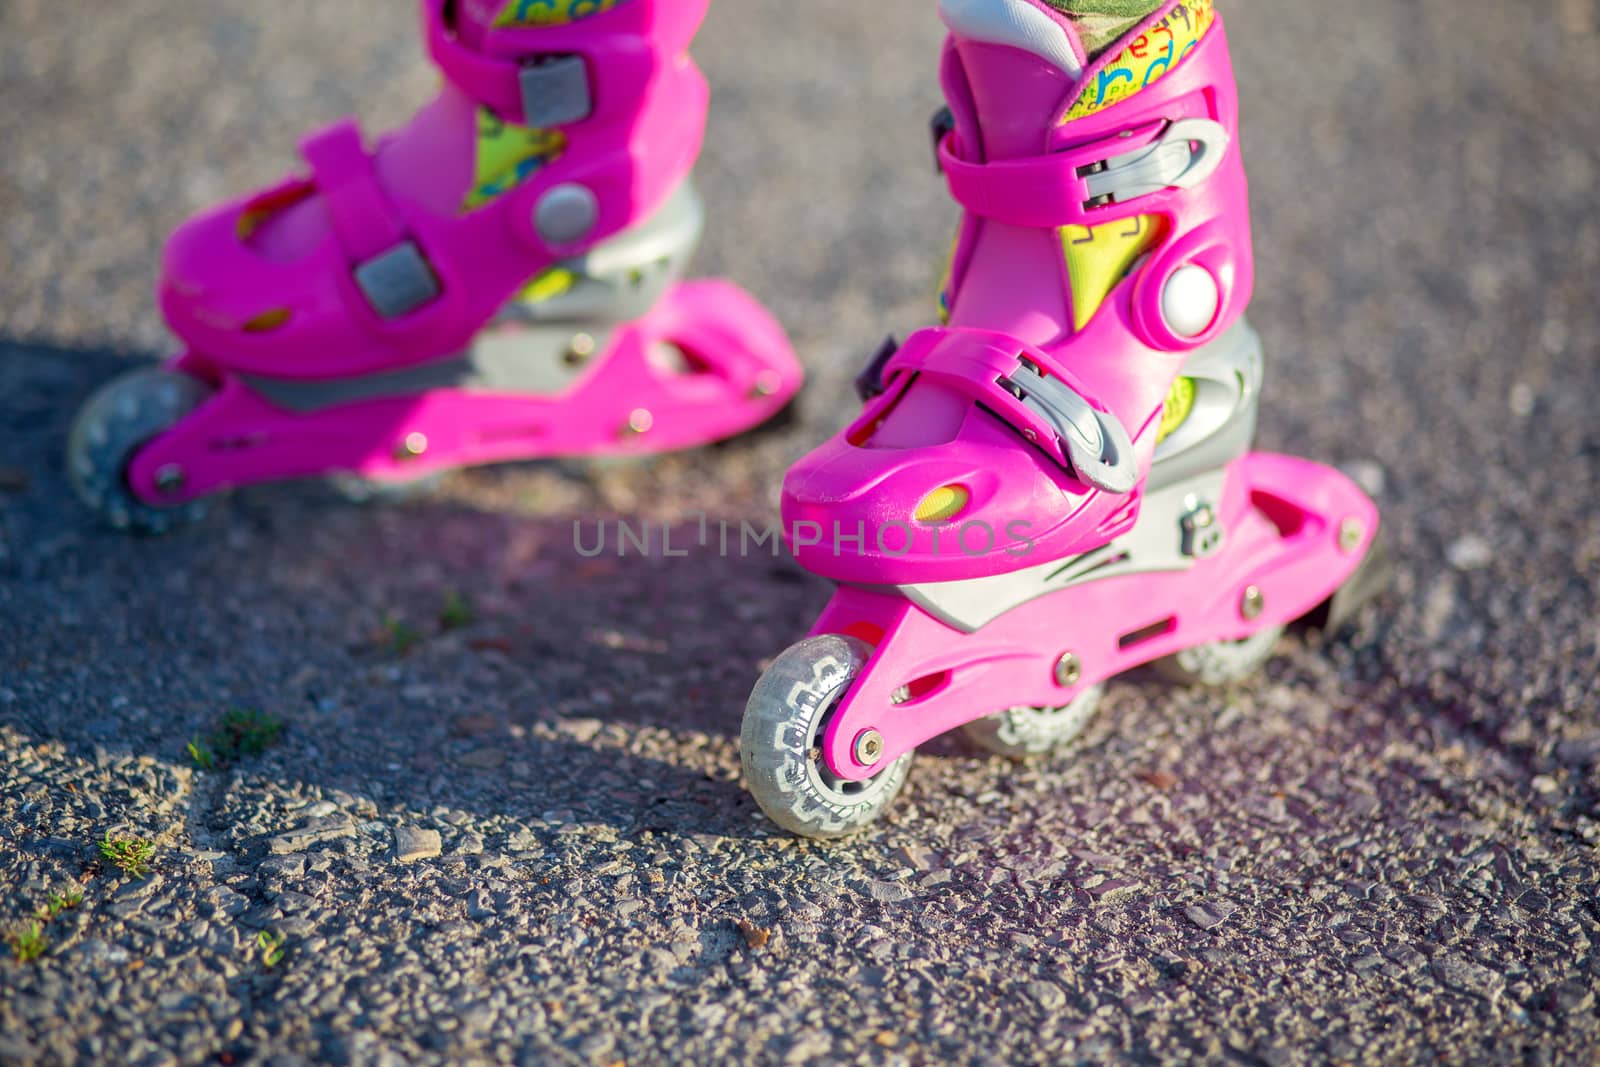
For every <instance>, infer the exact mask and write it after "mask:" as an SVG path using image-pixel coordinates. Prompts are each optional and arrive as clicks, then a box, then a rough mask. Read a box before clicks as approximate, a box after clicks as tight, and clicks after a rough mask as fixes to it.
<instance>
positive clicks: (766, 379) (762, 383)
mask: <svg viewBox="0 0 1600 1067" xmlns="http://www.w3.org/2000/svg"><path fill="white" fill-rule="evenodd" d="M782 386H783V379H782V378H781V377H779V375H778V372H777V371H775V370H764V371H762V372H761V373H760V374H758V375H756V384H755V385H754V386H753V387H752V388H751V390H750V396H751V398H752V399H754V400H760V399H761V398H762V397H767V396H771V395H773V394H774V393H776V392H777V391H778V390H779V389H780V388H782Z"/></svg>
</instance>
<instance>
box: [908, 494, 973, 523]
mask: <svg viewBox="0 0 1600 1067" xmlns="http://www.w3.org/2000/svg"><path fill="white" fill-rule="evenodd" d="M971 500H972V494H971V493H969V492H967V490H966V488H965V487H964V486H959V485H945V486H941V487H939V488H938V489H935V490H934V491H933V492H931V493H929V494H928V495H927V496H925V497H923V498H922V503H920V504H918V505H917V521H918V522H923V523H929V522H947V521H948V520H950V519H953V518H955V517H956V516H957V515H959V514H961V513H962V512H963V511H965V510H966V509H967V504H968V503H969V502H970V501H971Z"/></svg>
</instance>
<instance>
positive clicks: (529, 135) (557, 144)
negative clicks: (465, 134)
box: [461, 108, 567, 211]
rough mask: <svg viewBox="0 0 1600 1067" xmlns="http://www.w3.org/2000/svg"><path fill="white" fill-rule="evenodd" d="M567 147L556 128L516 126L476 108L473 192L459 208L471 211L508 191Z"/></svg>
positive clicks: (564, 137)
mask: <svg viewBox="0 0 1600 1067" xmlns="http://www.w3.org/2000/svg"><path fill="white" fill-rule="evenodd" d="M566 150H567V136H566V134H564V133H562V132H561V131H559V130H539V129H530V128H528V127H526V126H515V125H513V124H511V123H509V122H506V121H505V120H504V119H502V118H500V116H498V115H496V114H495V113H494V112H493V111H490V110H489V109H488V108H479V109H478V147H477V161H476V163H475V165H474V170H473V179H472V191H471V192H469V193H468V194H467V199H466V201H465V203H463V204H462V207H461V209H462V210H463V211H471V210H473V209H474V208H479V207H482V206H483V205H484V204H487V203H488V202H489V201H491V200H493V199H494V198H495V197H497V196H499V195H500V194H501V193H505V192H509V191H510V190H511V189H513V188H515V187H516V185H517V183H518V182H520V181H522V180H523V179H524V178H526V177H527V176H528V175H530V174H532V173H533V172H534V171H536V170H538V169H539V168H540V167H543V166H547V165H548V164H550V163H554V162H555V161H556V160H557V159H559V158H560V157H561V154H562V153H563V152H565V151H566Z"/></svg>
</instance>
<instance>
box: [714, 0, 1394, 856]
mask: <svg viewBox="0 0 1600 1067" xmlns="http://www.w3.org/2000/svg"><path fill="white" fill-rule="evenodd" d="M941 15H942V17H943V19H944V21H945V23H946V25H947V26H948V27H949V29H950V37H949V39H948V42H947V44H946V47H945V52H944V57H943V67H942V81H943V86H944V91H945V95H946V97H947V100H948V103H949V108H948V110H947V111H946V112H944V113H943V114H942V116H941V118H940V119H939V120H936V136H937V138H938V156H939V160H940V164H941V167H942V170H943V172H944V175H945V178H946V179H947V180H948V183H949V186H950V191H951V193H952V194H953V195H954V197H955V199H956V200H957V201H958V202H959V203H960V204H961V205H962V206H963V208H964V209H965V212H964V215H963V218H962V222H961V228H960V233H959V236H958V238H957V241H956V247H955V251H954V254H953V259H952V263H951V267H950V274H949V278H948V282H947V285H946V287H945V291H944V294H943V298H942V300H943V304H944V308H945V310H946V325H945V326H943V327H939V328H932V329H927V330H923V331H921V332H919V333H917V334H915V335H913V336H912V337H911V338H910V339H909V340H908V341H907V342H906V343H905V344H904V345H903V346H900V347H899V348H898V349H896V348H894V347H893V346H892V345H889V346H885V348H884V349H883V350H882V351H881V352H880V353H879V356H878V358H877V359H876V360H874V362H873V364H872V365H871V366H869V367H868V369H867V371H866V372H865V373H864V374H863V376H862V378H861V379H860V380H859V381H858V386H859V387H860V389H861V392H862V394H863V398H864V399H865V401H866V407H865V411H864V413H863V414H862V416H861V417H860V418H859V419H858V420H857V421H856V422H855V423H854V424H853V425H851V426H850V427H849V428H848V429H847V430H845V431H844V432H843V433H842V434H841V435H840V436H839V437H837V438H836V439H835V440H833V441H830V442H829V443H827V444H825V445H823V446H822V447H821V448H819V449H817V450H816V451H815V452H813V453H812V454H811V455H809V456H807V457H806V458H804V459H802V460H801V461H800V462H799V463H798V464H797V465H796V466H795V467H794V468H793V470H791V471H790V472H789V476H788V478H787V480H786V482H785V484H784V494H783V515H784V525H785V533H786V536H787V537H788V538H789V543H790V546H791V548H792V549H793V550H794V552H795V555H796V558H797V559H798V560H799V561H800V563H801V564H802V565H804V566H805V567H807V568H808V569H810V570H812V571H815V572H816V573H818V574H821V575H824V576H826V577H829V578H833V579H835V580H837V581H838V582H840V583H841V585H840V588H839V590H838V592H837V593H836V594H835V596H834V597H833V600H832V601H831V602H830V603H829V605H828V607H827V609H826V610H825V611H824V612H823V614H822V617H821V618H820V619H819V620H818V622H817V624H816V626H815V628H814V629H813V631H812V634H813V636H811V637H810V638H808V639H807V640H805V641H802V642H801V643H799V644H798V645H796V646H794V647H793V648H791V649H789V650H788V651H787V652H785V653H784V654H783V655H782V656H780V657H779V658H778V659H777V661H776V662H775V663H774V664H773V665H772V667H771V668H770V669H769V670H768V671H767V672H766V674H765V675H764V676H763V677H762V679H761V681H760V682H759V683H758V684H757V686H756V688H755V692H754V693H753V694H752V696H751V698H750V703H749V706H748V709H747V710H746V713H745V719H744V728H743V733H742V738H741V747H742V754H743V763H744V770H745V776H746V779H747V781H748V782H749V785H750V788H751V791H752V792H753V793H754V795H755V797H756V799H757V801H758V802H759V803H760V804H761V807H762V808H763V809H764V810H765V811H766V813H767V814H768V815H769V816H771V818H772V819H773V820H774V821H776V822H777V823H779V824H780V825H782V826H784V827H786V828H787V829H789V830H791V831H793V832H795V833H798V834H803V835H807V836H812V837H838V836H842V835H845V834H849V833H851V832H853V831H856V830H859V829H860V828H862V827H863V826H865V825H867V824H868V823H870V822H871V821H872V820H874V819H875V818H877V817H878V815H879V814H880V813H882V812H883V810H884V809H885V808H886V807H887V806H888V804H889V803H890V802H891V801H892V800H893V799H894V797H895V795H896V794H897V793H898V792H899V790H900V788H901V786H902V784H903V783H904V782H905V778H906V773H907V770H908V768H909V764H910V761H911V756H912V752H913V750H914V749H915V748H916V747H917V746H918V745H919V744H921V743H922V742H924V741H927V740H929V739H931V738H933V737H935V736H937V735H939V734H942V733H944V732H946V731H948V730H951V729H954V728H956V727H962V728H964V730H965V731H966V733H967V734H968V735H969V736H970V737H971V738H972V739H973V740H974V741H975V742H976V743H977V744H979V745H980V746H982V747H984V748H985V749H988V750H990V751H993V752H997V753H1002V754H1004V755H1007V756H1011V757H1016V758H1020V757H1024V756H1027V755H1029V754H1032V753H1037V752H1044V751H1047V750H1049V749H1052V748H1055V747H1058V746H1060V745H1062V744H1065V743H1066V742H1068V741H1070V740H1071V739H1072V738H1073V737H1074V736H1076V735H1077V734H1078V733H1079V732H1080V731H1081V730H1082V729H1083V728H1084V726H1085V724H1086V722H1087V720H1088V719H1089V716H1090V715H1091V714H1092V713H1093V711H1094V709H1095V706H1096V704H1097V702H1098V700H1099V699H1100V694H1101V687H1102V685H1103V683H1104V682H1105V681H1106V680H1107V679H1109V678H1111V677H1113V676H1114V675H1117V674H1120V673H1122V672H1124V671H1127V670H1129V669H1130V668H1133V667H1135V666H1138V665H1140V664H1145V663H1150V662H1152V661H1154V662H1157V663H1159V665H1160V667H1161V669H1162V670H1163V671H1164V673H1166V674H1167V675H1169V676H1172V677H1173V678H1175V679H1177V680H1179V681H1182V682H1186V683H1192V682H1198V683H1205V684H1217V683H1222V682H1226V681H1229V680H1232V679H1236V678H1240V677H1242V676H1244V675H1246V674H1248V673H1249V672H1250V671H1252V670H1254V669H1255V668H1257V667H1258V666H1259V665H1260V664H1261V663H1262V662H1263V661H1265V660H1266V659H1267V658H1268V657H1269V656H1270V654H1271V652H1272V649H1273V645H1274V643H1275V642H1276V641H1277V639H1278V637H1279V635H1280V634H1281V633H1282V632H1283V630H1284V628H1285V627H1286V626H1287V625H1289V624H1290V623H1292V622H1295V621H1297V620H1301V619H1305V618H1307V617H1316V621H1319V622H1322V623H1324V624H1328V625H1332V624H1337V623H1338V622H1340V621H1342V620H1343V619H1344V618H1346V617H1348V615H1349V613H1350V612H1351V611H1353V610H1354V609H1355V608H1356V607H1358V606H1359V605H1360V604H1361V603H1362V602H1363V601H1364V600H1365V599H1366V598H1367V597H1369V596H1370V595H1371V594H1372V593H1373V592H1375V590H1376V588H1377V585H1378V582H1379V579H1380V577H1381V573H1380V572H1381V565H1380V559H1381V557H1380V554H1378V553H1376V552H1375V551H1374V545H1375V539H1376V537H1377V534H1378V512H1377V509H1376V507H1375V506H1374V505H1373V503H1372V502H1371V501H1370V500H1369V499H1367V497H1366V496H1364V495H1363V494H1362V492H1361V491H1360V490H1359V489H1357V487H1356V486H1355V485H1354V484H1352V483H1351V481H1350V480H1349V479H1347V478H1345V477H1344V476H1343V475H1341V474H1339V473H1337V472H1335V471H1333V470H1330V469H1328V468H1327V467H1323V466H1319V465H1317V464H1314V463H1310V462H1307V461H1305V460H1301V459H1293V458H1290V457H1288V456H1278V455H1269V454H1265V453H1259V452H1251V451H1250V450H1249V449H1250V443H1251V440H1252V438H1253V435H1254V430H1255V422H1256V411H1257V402H1258V392H1259V387H1260V381H1261V345H1260V341H1259V339H1258V338H1257V336H1256V334H1255V333H1254V332H1253V331H1252V330H1251V328H1250V326H1249V325H1248V324H1247V323H1246V321H1245V319H1244V318H1243V313H1244V309H1245V305H1246V304H1247V303H1248V301H1249V299H1250V293H1251V285H1252V281H1253V267H1252V260H1251V247H1250V231H1249V218H1248V206H1247V202H1246V189H1245V177H1244V171H1243V167H1242V165H1241V161H1240V154H1239V145H1238V133H1237V131H1238V114H1237V100H1236V93H1235V88H1234V81H1233V72H1232V67H1231V62H1230V59H1229V55H1228V43H1227V39H1226V37H1225V35H1224V31H1223V26H1222V21H1221V19H1220V18H1218V17H1217V15H1216V12H1215V11H1214V10H1213V8H1212V3H1211V0H1171V2H1169V3H1167V4H1165V5H1163V7H1162V8H1161V9H1160V10H1159V11H1158V12H1157V13H1156V14H1155V15H1153V16H1152V17H1151V18H1149V19H1148V20H1146V21H1145V22H1143V23H1142V24H1141V25H1140V26H1138V27H1137V28H1135V29H1134V30H1133V31H1131V32H1130V33H1129V34H1128V35H1127V36H1126V37H1124V38H1123V39H1122V40H1120V41H1118V42H1117V43H1116V44H1115V45H1113V46H1112V47H1111V48H1110V49H1109V50H1107V51H1106V52H1104V53H1103V55H1102V56H1101V57H1100V58H1099V59H1098V60H1095V61H1093V62H1089V61H1087V60H1086V57H1085V55H1084V52H1083V49H1082V48H1081V46H1080V44H1079V41H1078V38H1077V35H1076V33H1075V32H1074V30H1073V27H1072V25H1071V23H1069V22H1067V21H1066V20H1065V19H1064V18H1062V17H1061V16H1059V15H1057V14H1056V13H1055V12H1054V11H1053V10H1051V9H1050V8H1049V7H1048V6H1047V5H1045V4H1044V3H1042V2H1040V0H943V3H942V4H941Z"/></svg>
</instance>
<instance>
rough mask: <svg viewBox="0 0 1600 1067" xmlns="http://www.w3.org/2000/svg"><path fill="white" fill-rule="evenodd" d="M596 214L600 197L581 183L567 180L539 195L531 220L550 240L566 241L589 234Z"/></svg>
mask: <svg viewBox="0 0 1600 1067" xmlns="http://www.w3.org/2000/svg"><path fill="white" fill-rule="evenodd" d="M599 218H600V201H598V200H597V199H595V195H594V193H592V192H590V191H589V190H588V189H586V188H585V187H584V186H581V185H577V184H575V183H572V182H568V183H567V184H566V185H558V186H556V187H555V188H554V189H551V190H550V191H549V192H548V193H545V194H544V196H542V197H540V198H539V206H538V207H536V208H534V209H533V224H534V226H536V227H537V228H538V230H539V236H540V237H543V238H544V239H545V240H546V241H549V242H550V243H551V244H557V245H566V244H572V243H573V242H574V241H581V240H583V239H584V238H585V237H587V236H589V231H591V230H593V229H594V224H595V223H596V222H597V221H599Z"/></svg>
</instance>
